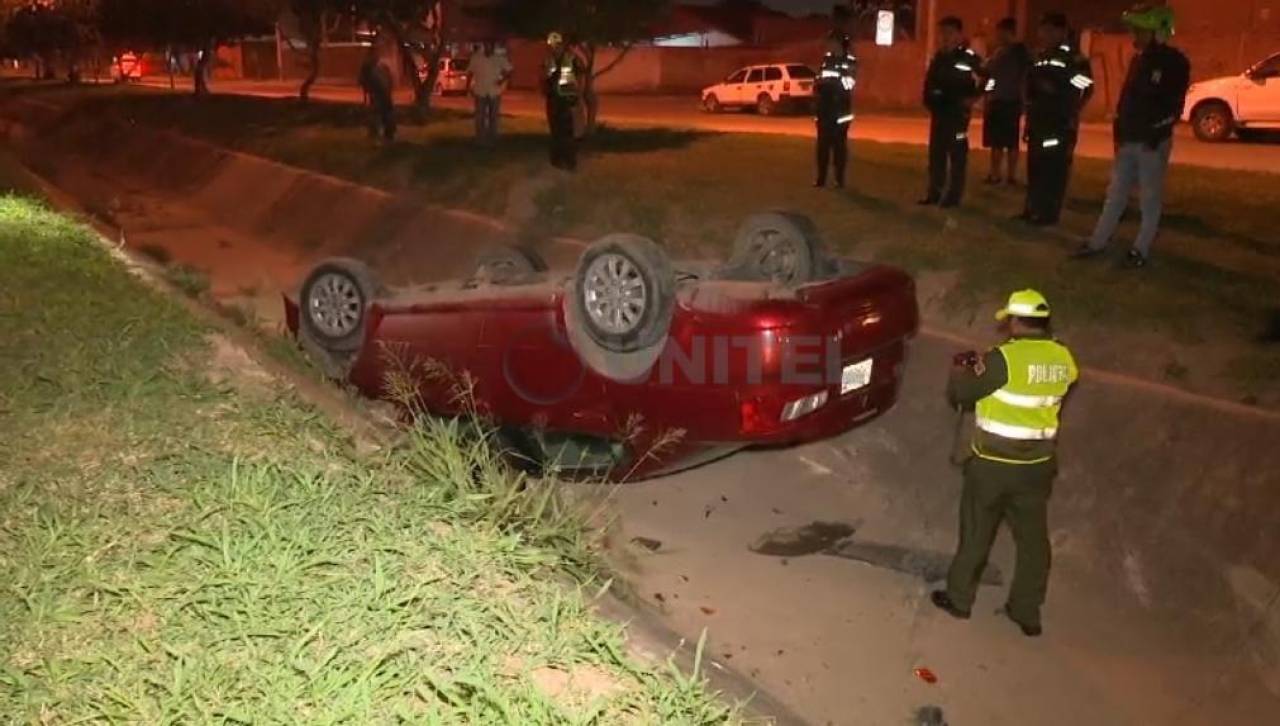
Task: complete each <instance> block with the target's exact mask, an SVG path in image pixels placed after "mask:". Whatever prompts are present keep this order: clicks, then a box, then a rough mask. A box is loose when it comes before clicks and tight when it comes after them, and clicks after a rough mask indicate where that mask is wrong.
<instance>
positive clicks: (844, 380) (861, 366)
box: [840, 358, 872, 396]
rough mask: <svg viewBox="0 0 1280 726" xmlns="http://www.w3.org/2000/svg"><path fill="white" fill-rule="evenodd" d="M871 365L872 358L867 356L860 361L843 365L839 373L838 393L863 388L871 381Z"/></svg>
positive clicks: (842, 393)
mask: <svg viewBox="0 0 1280 726" xmlns="http://www.w3.org/2000/svg"><path fill="white" fill-rule="evenodd" d="M871 365H872V360H871V359H870V358H868V359H866V360H864V361H862V362H860V363H853V364H851V365H847V366H845V367H844V370H843V371H841V373H840V395H841V396H843V395H844V394H846V393H849V392H850V391H856V390H858V389H859V388H865V387H866V386H867V384H869V383H871Z"/></svg>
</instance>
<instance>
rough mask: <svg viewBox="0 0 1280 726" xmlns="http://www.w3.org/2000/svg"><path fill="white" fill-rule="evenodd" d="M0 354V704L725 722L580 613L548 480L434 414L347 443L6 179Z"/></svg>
mask: <svg viewBox="0 0 1280 726" xmlns="http://www.w3.org/2000/svg"><path fill="white" fill-rule="evenodd" d="M0 359H2V360H4V362H5V366H4V371H5V373H4V375H3V376H0V437H2V438H3V440H4V442H5V446H4V447H3V449H2V450H0V714H2V715H3V718H0V720H3V721H5V722H6V723H18V722H31V723H37V722H38V723H74V722H80V721H85V720H91V721H105V722H129V723H148V724H152V723H214V722H217V723H309V724H311V723H337V722H343V723H357V724H364V723H397V722H407V723H475V724H562V723H580V724H587V723H595V724H614V723H653V724H667V723H691V724H708V723H722V722H732V721H735V720H736V719H737V716H736V714H735V712H733V711H731V710H730V709H728V708H726V707H725V706H722V705H721V704H719V703H718V702H716V701H714V700H712V699H711V698H710V697H709V696H708V695H707V692H706V691H705V690H704V688H703V686H702V684H701V683H700V680H699V679H698V678H696V677H687V676H685V675H681V674H680V673H678V672H676V671H675V670H674V669H666V668H659V669H657V670H654V669H652V668H650V667H647V666H645V665H641V664H639V663H637V662H635V661H633V660H631V659H630V658H629V657H628V656H627V655H625V654H624V652H625V651H624V646H623V640H622V633H621V631H620V629H619V628H618V627H616V626H614V625H611V624H607V623H604V622H602V621H600V620H598V619H596V618H595V617H594V616H592V615H591V614H590V612H589V611H588V609H587V603H588V601H589V599H590V596H591V594H592V593H593V592H594V591H595V590H596V589H597V588H598V587H599V583H596V582H593V577H594V574H593V573H594V558H593V556H592V554H591V548H590V543H589V542H588V537H587V535H586V534H585V530H584V528H583V526H582V525H581V524H580V519H579V518H578V517H577V515H576V514H575V513H574V512H572V511H571V510H569V509H567V508H566V507H564V506H562V505H560V504H559V503H558V501H559V500H558V499H557V498H556V497H554V496H553V494H552V490H551V489H548V488H546V487H545V486H538V485H535V484H534V483H532V482H527V481H524V480H521V479H518V478H514V477H513V476H512V475H511V474H510V473H509V472H508V471H507V470H506V469H505V468H504V467H503V466H502V465H501V464H500V463H498V462H497V461H495V460H494V459H493V458H492V456H491V455H490V454H489V453H488V449H487V447H486V446H485V445H484V442H483V441H481V440H478V439H476V438H475V437H473V436H470V435H468V434H467V433H465V432H464V431H463V430H461V429H459V428H458V427H457V426H455V425H451V424H447V423H429V424H423V427H422V428H419V429H416V430H414V431H412V432H411V435H410V437H409V442H408V444H407V445H405V446H404V447H402V448H399V449H397V450H396V451H394V452H390V453H382V454H375V455H372V456H366V457H363V458H357V457H356V454H355V453H354V452H353V450H352V446H351V445H350V443H349V442H348V439H347V437H346V436H344V434H343V433H342V432H340V431H338V430H336V429H335V427H334V426H333V425H332V424H331V423H330V422H328V421H327V420H326V419H325V418H323V417H321V416H320V415H318V414H317V413H316V412H315V411H314V410H313V409H311V408H309V407H308V406H307V405H306V404H305V403H304V402H302V401H301V400H300V399H299V398H298V397H297V396H296V395H295V394H294V393H292V392H290V391H289V390H288V389H287V388H286V387H284V386H283V385H282V384H280V383H279V382H277V381H275V380H274V379H271V378H270V377H268V376H266V375H265V374H262V373H261V372H260V371H259V369H257V368H256V367H255V366H253V365H252V363H251V362H250V361H249V360H248V359H247V358H245V357H244V356H243V355H242V354H241V353H240V352H239V351H238V350H236V349H235V348H232V347H230V346H229V345H227V344H226V343H225V342H222V341H220V339H218V338H217V337H216V336H212V335H211V334H210V331H209V330H206V329H204V328H203V327H202V326H201V325H200V324H199V323H197V322H196V321H194V320H193V319H192V317H190V316H189V315H188V314H187V313H186V312H185V311H184V310H183V309H182V308H181V307H180V306H178V305H177V304H176V303H174V302H173V301H171V300H169V299H167V298H165V297H163V296H161V295H160V294H158V293H156V292H153V291H151V290H149V289H148V288H146V287H145V286H143V285H142V284H140V283H139V282H138V281H137V280H136V279H135V278H133V277H132V276H131V275H130V274H129V273H128V272H126V271H125V270H124V269H123V268H122V267H121V266H120V265H119V264H117V263H116V262H114V261H113V260H111V259H110V258H109V256H108V255H107V254H106V253H105V252H104V251H103V250H102V249H101V248H100V247H98V246H97V245H96V244H95V243H94V242H93V241H92V240H91V237H90V232H89V231H88V230H86V229H85V228H83V227H80V226H78V225H77V224H74V223H72V222H69V221H68V220H66V219H65V218H63V217H60V216H58V215H56V214H54V213H52V212H50V211H47V210H46V209H44V208H42V207H40V206H38V205H36V204H34V203H32V202H30V201H26V200H23V199H21V198H16V197H4V198H0ZM566 580H574V581H576V582H580V583H582V584H581V585H579V586H575V587H567V586H565V584H564V582H565V581H566Z"/></svg>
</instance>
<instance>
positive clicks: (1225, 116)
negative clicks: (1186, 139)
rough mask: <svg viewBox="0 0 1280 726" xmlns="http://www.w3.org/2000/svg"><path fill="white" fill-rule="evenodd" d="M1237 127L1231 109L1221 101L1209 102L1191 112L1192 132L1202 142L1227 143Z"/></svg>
mask: <svg viewBox="0 0 1280 726" xmlns="http://www.w3.org/2000/svg"><path fill="white" fill-rule="evenodd" d="M1235 125H1236V124H1235V117H1234V116H1232V114H1231V107H1230V106H1228V105H1227V104H1225V103H1223V102H1221V101H1207V102H1205V103H1202V104H1200V105H1199V106H1196V108H1195V110H1194V111H1192V112H1191V130H1192V131H1193V132H1194V133H1195V135H1196V138H1197V139H1200V140H1201V141H1207V142H1215V141H1226V140H1227V139H1228V138H1230V136H1231V133H1232V132H1233V131H1234V130H1235Z"/></svg>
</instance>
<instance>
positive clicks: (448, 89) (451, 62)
mask: <svg viewBox="0 0 1280 726" xmlns="http://www.w3.org/2000/svg"><path fill="white" fill-rule="evenodd" d="M439 65H440V71H439V73H438V74H437V75H436V85H435V88H433V89H431V90H432V93H435V94H436V95H438V96H465V95H466V94H467V92H469V91H470V90H471V71H470V70H468V66H469V65H470V59H468V58H457V57H448V56H447V57H444V58H441V59H440V62H439ZM427 70H428V69H427V67H426V66H425V65H424V66H422V67H420V68H419V69H418V73H419V74H420V75H421V77H422V80H424V81H425V80H426V79H427V75H428V74H427Z"/></svg>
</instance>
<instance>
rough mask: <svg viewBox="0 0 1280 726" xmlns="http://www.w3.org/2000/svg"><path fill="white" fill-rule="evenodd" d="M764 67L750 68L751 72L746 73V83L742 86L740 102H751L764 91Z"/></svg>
mask: <svg viewBox="0 0 1280 726" xmlns="http://www.w3.org/2000/svg"><path fill="white" fill-rule="evenodd" d="M764 88H765V83H764V69H763V68H752V69H751V73H749V74H747V83H746V85H745V86H744V87H743V94H742V100H741V101H740V103H744V104H748V105H750V104H753V103H755V102H756V99H757V98H759V97H760V94H761V93H763V92H764Z"/></svg>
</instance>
